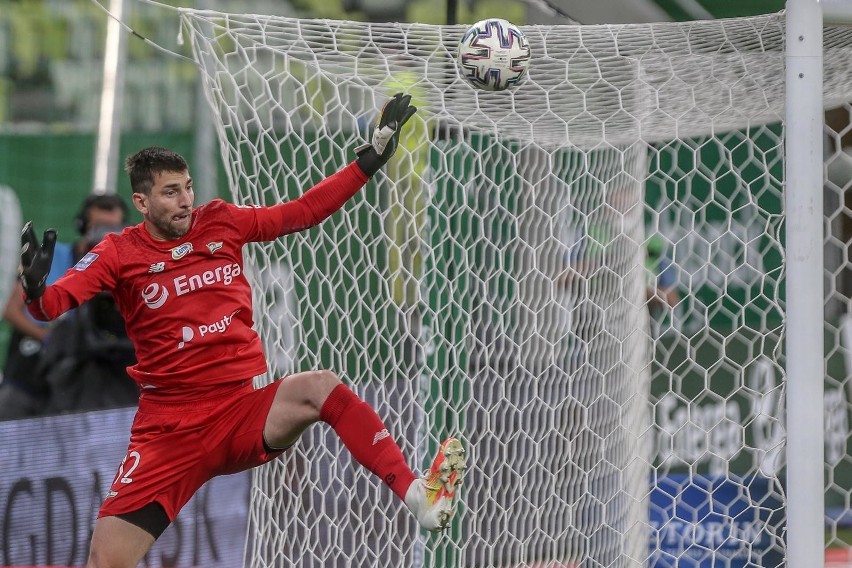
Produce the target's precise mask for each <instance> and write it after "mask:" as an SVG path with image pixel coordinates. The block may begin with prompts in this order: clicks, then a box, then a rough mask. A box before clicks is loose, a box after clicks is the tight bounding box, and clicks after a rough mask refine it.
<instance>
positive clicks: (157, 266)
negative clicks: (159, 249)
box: [148, 262, 166, 274]
mask: <svg viewBox="0 0 852 568" xmlns="http://www.w3.org/2000/svg"><path fill="white" fill-rule="evenodd" d="M165 269H166V263H165V262H155V263H154V264H152V265H151V266H150V267H149V268H148V272H149V273H151V274H154V273H156V272H162V271H163V270H165Z"/></svg>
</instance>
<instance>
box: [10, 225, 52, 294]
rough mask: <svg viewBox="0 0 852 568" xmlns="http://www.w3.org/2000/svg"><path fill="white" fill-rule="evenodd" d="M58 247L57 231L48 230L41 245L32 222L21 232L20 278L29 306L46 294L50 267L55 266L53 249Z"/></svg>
mask: <svg viewBox="0 0 852 568" xmlns="http://www.w3.org/2000/svg"><path fill="white" fill-rule="evenodd" d="M55 246H56V231H55V230H54V229H47V230H46V231H45V232H44V237H43V239H42V242H41V245H39V244H38V240H37V239H36V234H35V230H34V229H33V223H32V221H27V223H26V225H24V230H23V231H22V232H21V272H20V275H19V278H20V280H21V285H22V286H23V288H24V297H25V299H26V302H27V303H28V304H29V303H31V302H33V301H34V300H37V299H38V298H40V297H41V296H42V295H43V294H44V289H45V287H46V286H45V282H46V281H47V275H48V274H49V273H50V265H51V264H53V249H54V247H55Z"/></svg>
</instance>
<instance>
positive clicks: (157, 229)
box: [133, 172, 195, 241]
mask: <svg viewBox="0 0 852 568" xmlns="http://www.w3.org/2000/svg"><path fill="white" fill-rule="evenodd" d="M194 200H195V194H194V193H193V192H192V178H191V177H189V172H160V173H158V174H155V175H154V185H153V187H151V194H150V195H145V194H142V193H134V194H133V204H134V205H135V206H136V209H138V210H139V212H140V213H142V217H143V218H144V220H145V227H146V228H147V229H148V232H149V233H150V234H151V236H152V237H154V238H155V239H157V240H161V241H170V240H174V239H179V238H181V237H182V236H184V235H185V234H186V233H187V232H189V227H190V226H191V224H192V203H193V201H194Z"/></svg>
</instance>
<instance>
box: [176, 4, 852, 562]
mask: <svg viewBox="0 0 852 568" xmlns="http://www.w3.org/2000/svg"><path fill="white" fill-rule="evenodd" d="M182 17H183V24H184V26H185V29H186V30H187V32H188V34H189V36H190V38H191V43H192V47H193V52H194V55H195V58H196V61H197V63H198V65H199V67H200V69H201V72H202V77H203V80H204V84H205V87H206V92H207V96H208V100H209V102H210V104H211V106H212V108H213V109H214V111H215V115H216V122H217V127H218V132H219V137H220V142H221V149H222V154H223V158H224V160H225V164H226V172H227V174H228V177H229V181H230V186H231V189H232V193H233V199H234V200H235V202H237V203H268V204H271V203H276V202H280V201H282V200H286V199H292V198H294V197H296V196H298V195H300V194H301V193H302V192H303V191H304V190H305V189H307V188H308V187H310V186H311V185H312V184H313V183H315V182H317V181H318V180H319V179H321V178H322V177H323V176H324V175H327V174H330V173H332V172H334V171H336V170H337V169H339V168H340V167H342V166H343V165H345V164H346V163H348V162H349V161H351V160H352V159H353V157H354V156H353V152H352V149H353V148H354V147H355V146H357V145H358V144H360V143H362V142H363V141H364V140H365V138H366V137H367V133H368V132H369V130H370V124H371V120H372V119H374V117H375V115H376V112H377V108H378V107H380V105H381V104H382V103H383V101H384V100H385V99H386V98H387V97H388V96H389V95H391V94H393V93H395V92H398V91H405V92H407V93H409V94H411V95H412V96H413V100H414V104H416V106H418V108H419V109H420V111H419V112H418V115H417V117H416V118H415V119H413V120H412V122H411V123H410V124H409V127H410V128H408V130H407V131H406V133H405V136H404V138H403V140H402V142H401V149H400V151H399V152H398V154H397V156H395V158H394V160H393V161H392V162H391V163H390V164H388V166H387V167H386V169H385V170H384V171H383V172H381V173H379V174H378V175H377V176H376V177H375V178H374V180H372V181H371V182H370V183H369V184H368V186H367V188H366V189H365V190H363V191H362V192H361V193H360V194H359V195H357V196H356V197H355V198H353V200H352V201H351V202H350V203H348V204H347V205H346V207H345V208H344V210H343V211H341V212H339V213H337V214H336V215H335V216H334V217H333V218H331V219H329V220H328V221H326V222H325V223H323V224H322V225H321V226H320V227H318V228H315V229H311V230H310V231H308V232H305V233H299V234H296V235H292V236H289V237H286V238H285V239H283V240H281V241H280V242H274V243H267V244H263V245H258V246H252V247H249V248H247V251H246V257H247V264H248V265H250V270H249V272H250V276H251V278H252V280H253V282H254V283H255V301H256V310H257V318H256V319H257V322H258V328H259V330H260V332H261V334H262V336H263V338H264V341H265V342H266V344H267V348H268V353H269V357H270V361H271V363H272V370H271V371H270V373H269V375H268V376H267V377H264V378H263V379H262V380H264V381H269V380H272V379H273V378H275V377H278V376H281V375H284V374H287V373H288V372H292V371H294V370H306V369H313V368H330V369H333V370H335V371H336V372H338V373H340V374H341V375H342V376H343V377H344V378H345V380H347V381H348V382H349V383H350V384H352V385H354V388H355V389H356V390H357V391H358V392H359V394H361V395H362V396H363V397H364V398H365V399H366V400H367V401H369V402H370V403H372V404H373V405H374V407H375V408H376V409H377V411H378V412H379V414H380V415H381V416H382V417H383V418H384V419H385V420H386V423H387V425H388V427H389V429H390V431H391V432H392V433H393V435H394V436H395V437H396V439H397V440H398V441H399V442H400V445H401V446H402V448H403V451H404V452H405V453H406V455H407V456H408V457H409V460H410V461H411V463H412V465H414V466H415V468H417V469H420V468H422V467H423V466H425V465H426V463H427V461H428V459H429V457H430V455H431V453H432V452H433V451H434V449H435V448H436V446H437V444H438V443H439V442H440V440H441V439H442V438H443V437H445V436H447V435H450V434H456V435H459V436H460V437H461V438H462V439H463V440H464V441H465V443H466V445H467V446H468V448H469V454H470V457H471V465H472V468H471V470H470V473H469V475H468V477H467V479H466V483H465V487H464V491H463V496H464V497H463V504H462V505H461V507H460V510H459V511H458V514H457V516H456V520H455V523H454V528H453V530H452V531H450V532H449V533H447V534H445V535H443V536H440V537H429V538H428V539H426V538H424V537H421V536H420V535H419V532H418V530H417V528H416V525H415V523H414V521H413V520H412V519H411V518H410V515H408V514H407V512H406V511H405V510H404V507H402V506H401V504H400V503H398V502H397V501H396V500H395V499H394V498H393V496H392V495H391V493H390V492H389V490H387V489H386V488H385V487H384V486H383V485H382V484H381V483H380V482H378V480H375V479H373V478H372V477H371V476H370V475H369V474H367V473H365V472H364V471H363V470H362V469H361V468H359V467H357V465H355V464H352V463H351V459H350V457H349V455H348V453H347V452H346V451H345V449H344V448H343V447H342V445H341V444H340V443H339V442H338V441H337V439H336V438H335V437H334V436H333V435H331V434H329V433H328V430H327V429H326V428H324V427H321V426H317V427H314V428H313V429H311V430H310V431H308V432H306V433H305V435H304V436H303V437H302V441H301V442H300V443H299V445H298V446H297V447H296V448H294V450H292V451H291V452H288V454H287V455H286V456H285V457H284V458H282V459H281V460H278V461H276V462H274V463H272V464H269V465H268V466H265V467H264V468H262V469H260V470H257V471H256V472H255V476H254V485H253V491H252V509H251V519H250V525H251V526H250V531H249V534H250V536H249V542H248V551H247V557H248V560H247V561H248V563H249V564H250V565H252V566H291V565H297V566H342V565H346V566H402V565H412V566H420V565H425V566H460V565H461V566H538V565H552V566H556V565H559V566H563V565H568V566H571V565H577V566H583V567H584V568H586V567H589V568H591V567H597V566H607V567H620V566H645V565H654V566H675V565H677V562H679V561H680V560H682V559H684V558H686V557H689V558H691V559H694V558H695V557H696V556H701V555H702V554H703V555H704V556H705V557H706V558H712V559H714V560H716V561H720V562H721V560H720V559H722V560H724V563H720V564H718V565H725V566H728V565H730V566H735V565H736V564H735V563H734V562H735V560H736V558H743V557H746V558H747V559H748V560H749V561H750V562H754V563H756V564H757V565H763V566H780V565H782V560H781V559H783V553H784V545H783V538H782V531H783V528H782V526H781V524H780V522H779V517H783V490H782V488H781V486H780V482H779V479H780V477H779V472H780V468H782V467H783V463H782V462H781V460H780V455H781V448H782V443H783V438H784V434H783V408H782V401H783V396H782V395H781V388H782V387H781V385H782V382H783V357H784V356H783V352H782V343H781V329H782V322H783V301H782V298H783V294H782V286H783V278H782V266H783V248H782V245H781V240H780V239H781V238H780V235H781V233H782V224H783V207H782V200H781V195H782V187H783V164H782V157H783V150H782V140H783V125H782V124H781V120H782V118H783V106H784V101H783V94H784V84H783V81H784V58H783V44H784V29H783V17H782V16H780V15H771V16H764V17H756V18H748V19H738V20H722V21H706V22H693V23H686V24H678V23H672V24H653V25H620V26H529V27H524V28H523V30H524V32H525V33H526V34H527V36H528V38H529V40H530V44H531V48H532V53H533V59H532V61H531V64H530V73H529V77H528V79H527V81H526V83H524V84H523V85H522V86H521V87H520V88H519V89H517V90H513V91H507V92H498V93H486V92H480V91H475V90H473V89H472V88H471V87H469V86H468V85H467V84H466V83H464V82H463V80H462V79H461V78H460V77H459V74H458V73H457V71H456V68H455V65H454V62H453V59H454V56H455V45H456V43H457V42H458V40H459V38H460V37H461V35H462V34H463V32H464V30H465V27H464V26H427V25H419V24H366V23H355V22H338V21H320V20H297V19H288V18H280V17H269V16H257V15H234V14H222V13H217V12H211V11H193V10H182ZM850 37H852V34H850V32H849V31H848V30H845V29H842V28H836V29H835V28H827V30H826V36H825V46H826V52H825V63H826V75H825V77H826V86H825V94H826V100H827V102H828V103H829V104H831V103H838V104H839V103H840V102H842V101H843V100H847V99H849V98H850V96H849V93H852V67H850V63H849V62H850V61H852V58H850V55H852V53H850V47H849V46H850V45H852V41H850ZM659 251H662V253H661V254H657V253H658V252H659ZM667 266H671V268H666V267H667ZM672 278H673V279H674V283H671V282H668V281H669V280H672ZM668 292H672V294H673V295H672V296H667V293H668ZM664 297H665V300H667V301H668V302H670V303H668V302H667V301H664V300H663V298H664ZM649 310H650V312H649ZM649 314H650V316H649ZM649 480H650V482H649ZM723 490H725V491H732V494H733V497H731V500H730V501H723V500H722V501H719V502H717V500H716V498H715V497H713V498H711V497H709V495H714V496H715V495H716V492H717V491H718V492H719V495H721V494H722V491H723ZM696 492H697V493H699V494H700V495H703V497H700V495H699V497H698V498H697V499H698V501H697V502H696V503H692V502H691V501H690V503H692V504H691V505H689V506H688V507H687V509H688V512H687V513H684V512H683V511H682V510H681V508H680V507H675V506H674V505H671V504H672V503H674V502H678V503H679V502H680V500H687V499H695V496H694V495H693V493H696ZM702 499H703V500H702ZM719 499H722V497H719ZM743 503H746V505H747V506H746V507H745V509H744V510H743V509H742V507H743V506H744V505H743ZM675 508H677V509H678V511H674V509H675ZM649 511H650V513H649ZM675 513H677V515H681V517H678V518H669V517H666V515H669V516H671V515H674V514H675ZM683 515H686V517H689V516H690V515H692V517H691V518H686V519H684V518H682V516H683ZM675 516H676V515H675ZM708 523H709V524H708ZM713 523H715V524H713ZM705 524H706V527H705V528H703V529H701V532H700V534H699V530H698V529H692V532H691V533H689V534H686V533H684V532H683V531H684V530H686V531H687V532H688V530H687V529H684V527H688V526H696V525H698V526H702V527H703V526H705ZM725 531H727V532H725ZM734 533H736V534H734ZM734 537H736V538H734ZM731 539H733V540H735V541H737V542H739V543H740V544H741V545H742V546H743V547H744V548H736V546H735V545H731V544H730V542H729V541H730V540H731ZM672 543H674V544H672ZM743 543H745V544H743ZM691 544H694V545H695V546H696V547H697V548H691V546H690V545H691ZM737 555H739V556H737ZM743 555H744V556H743ZM556 563H559V564H556Z"/></svg>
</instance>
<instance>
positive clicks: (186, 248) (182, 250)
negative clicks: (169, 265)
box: [172, 243, 192, 260]
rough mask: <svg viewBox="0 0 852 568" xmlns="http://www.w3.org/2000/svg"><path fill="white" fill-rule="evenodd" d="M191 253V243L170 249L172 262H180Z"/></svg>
mask: <svg viewBox="0 0 852 568" xmlns="http://www.w3.org/2000/svg"><path fill="white" fill-rule="evenodd" d="M191 252H192V243H183V244H182V245H178V246H176V247H175V248H173V249H172V258H173V259H174V260H180V259H182V258H183V257H185V256H186V255H188V254H189V253H191Z"/></svg>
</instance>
